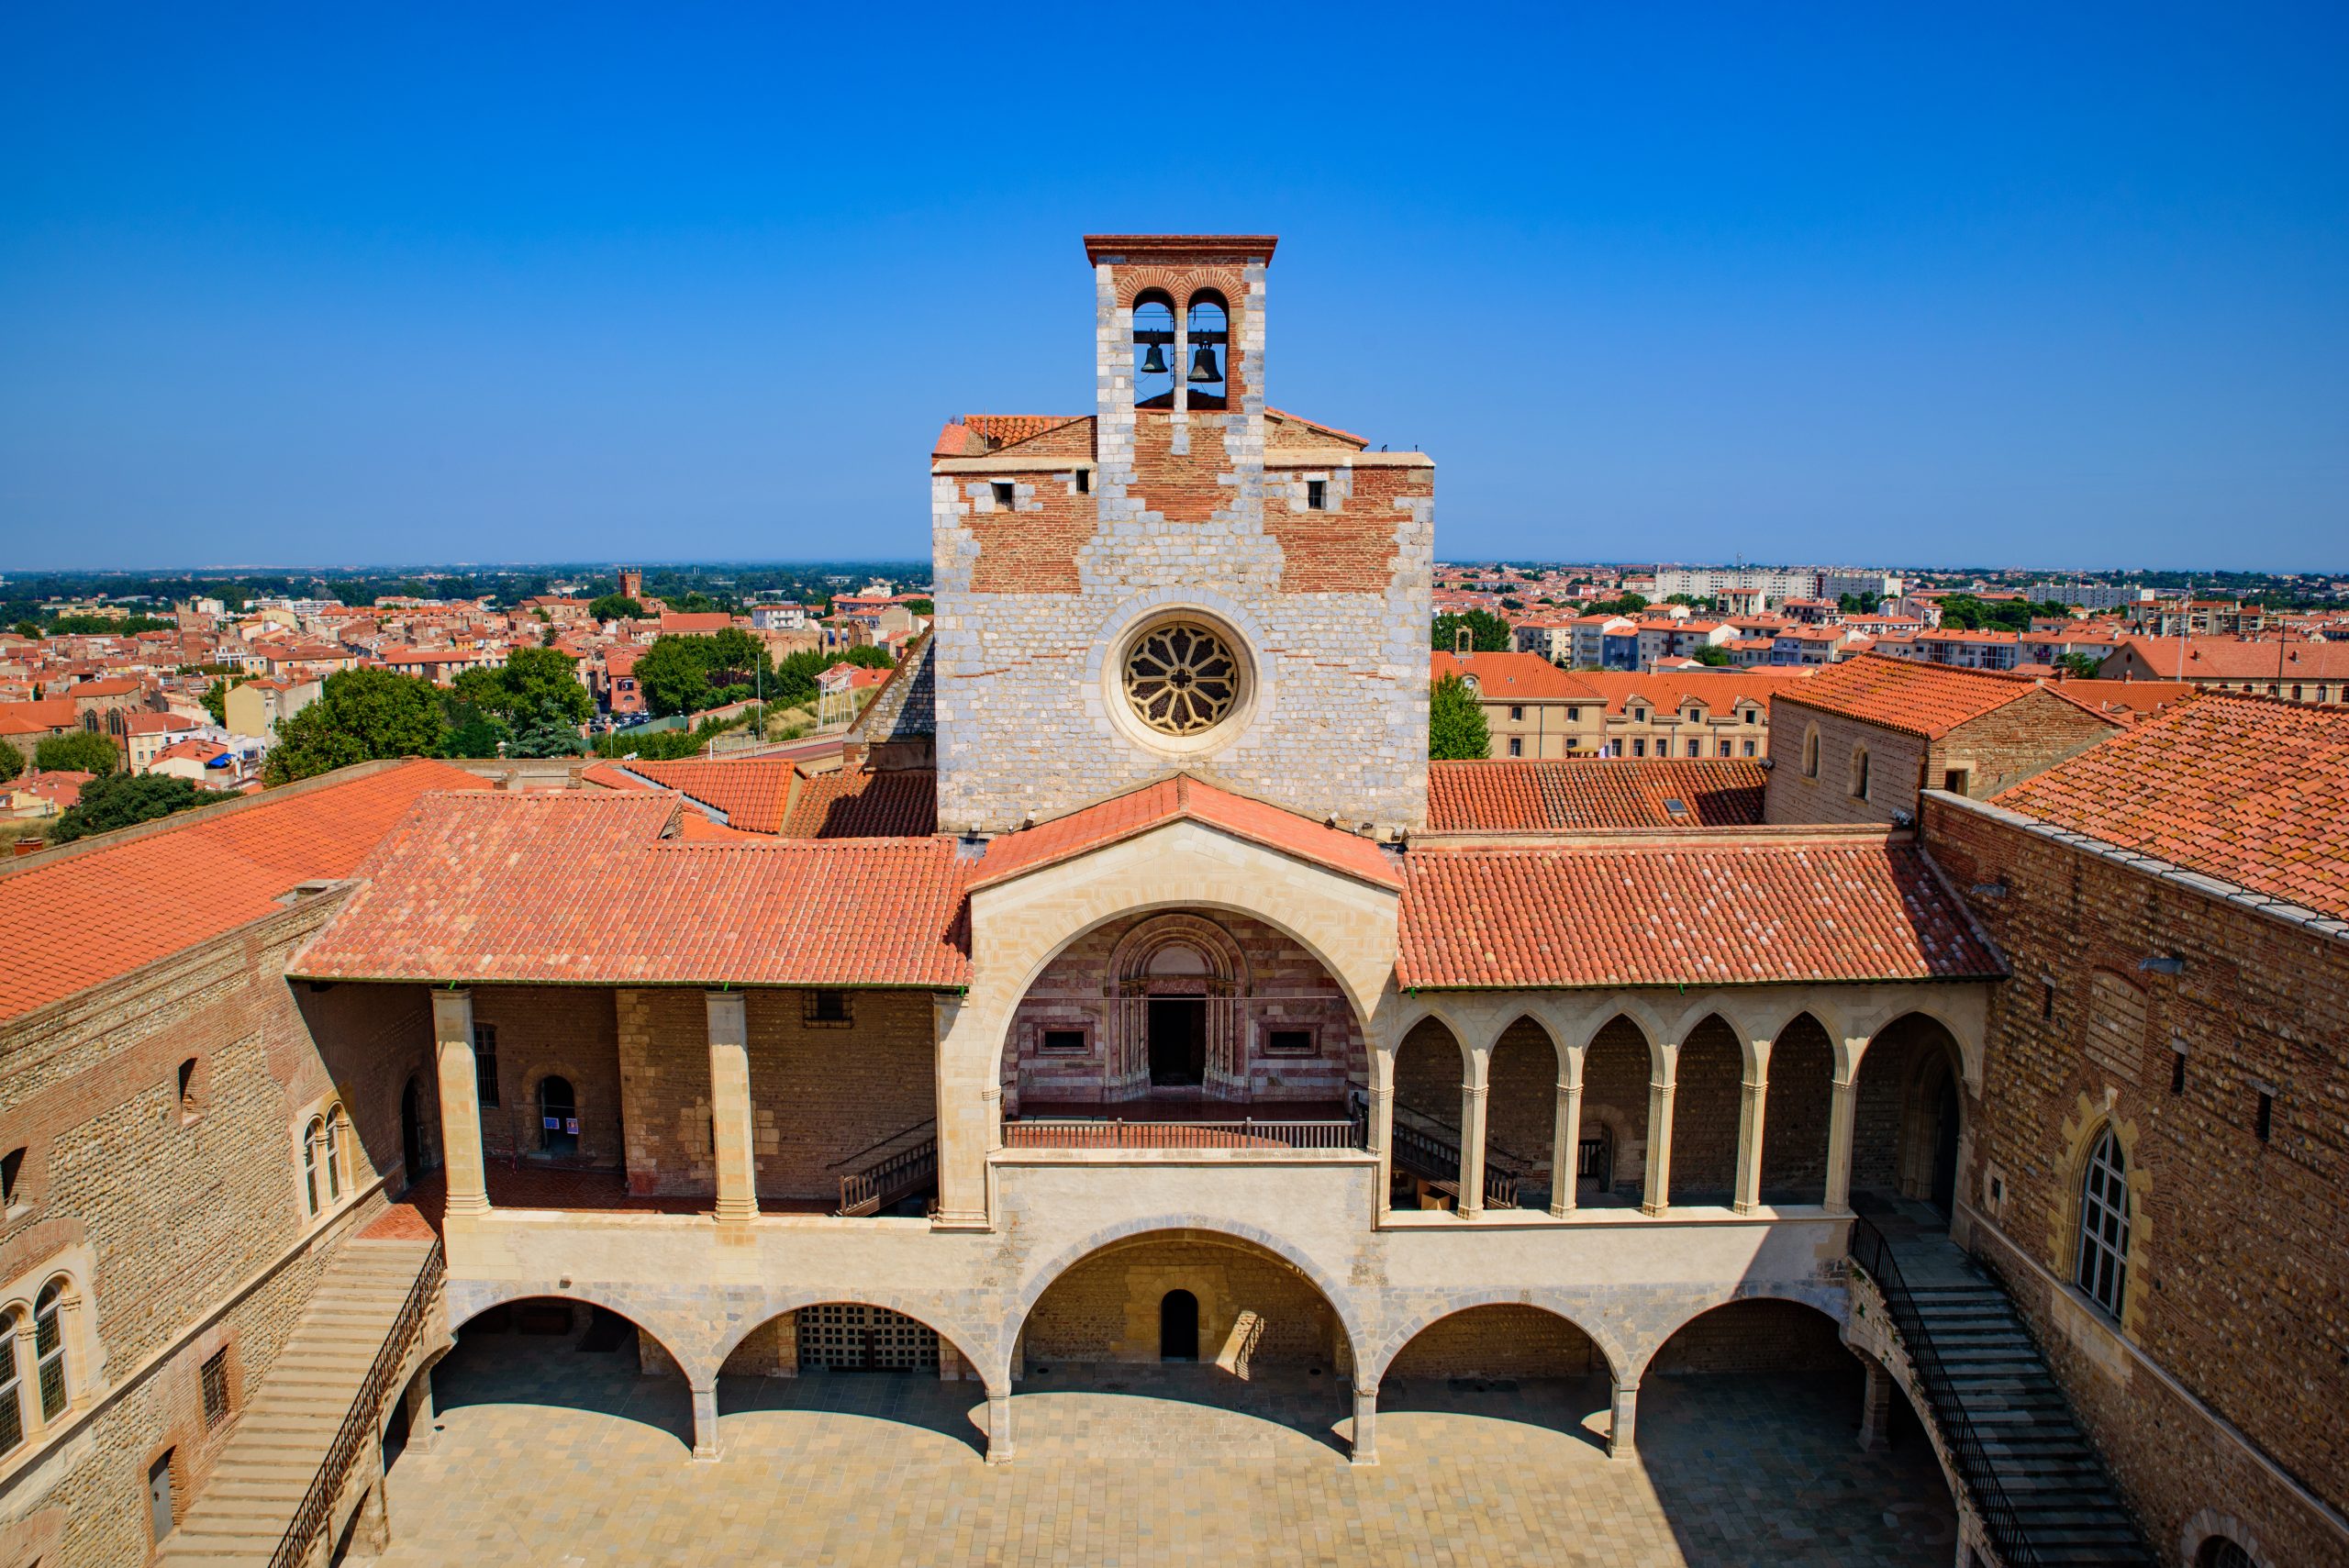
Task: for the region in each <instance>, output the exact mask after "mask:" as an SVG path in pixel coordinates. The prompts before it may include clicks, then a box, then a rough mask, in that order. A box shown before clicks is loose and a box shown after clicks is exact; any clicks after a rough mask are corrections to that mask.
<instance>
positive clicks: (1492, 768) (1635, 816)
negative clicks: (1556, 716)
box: [1427, 757, 1769, 833]
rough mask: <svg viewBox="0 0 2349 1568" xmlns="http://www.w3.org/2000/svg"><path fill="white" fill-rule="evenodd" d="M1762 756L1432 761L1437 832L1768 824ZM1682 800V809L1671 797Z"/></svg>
mask: <svg viewBox="0 0 2349 1568" xmlns="http://www.w3.org/2000/svg"><path fill="white" fill-rule="evenodd" d="M1768 778H1769V775H1768V774H1766V773H1764V772H1763V771H1762V764H1761V763H1760V762H1754V761H1751V760H1747V761H1742V762H1740V761H1734V760H1725V759H1721V760H1717V759H1698V758H1649V759H1642V758H1636V757H1634V758H1622V757H1571V758H1566V759H1564V760H1559V761H1550V762H1519V761H1497V762H1431V763H1429V764H1428V826H1427V830H1428V831H1429V832H1431V833H1568V832H1579V831H1590V830H1594V829H1602V828H1731V827H1745V826H1751V825H1753V824H1754V823H1758V822H1760V821H1761V820H1762V795H1763V790H1764V786H1765V784H1766V783H1767V781H1768ZM1667 801H1677V802H1679V803H1680V804H1681V806H1682V807H1683V809H1682V810H1681V811H1679V812H1677V813H1675V812H1674V811H1672V810H1671V809H1670V808H1669V807H1668V806H1666V805H1665V803H1666V802H1667Z"/></svg>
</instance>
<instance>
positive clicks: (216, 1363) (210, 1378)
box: [201, 1350, 228, 1427]
mask: <svg viewBox="0 0 2349 1568" xmlns="http://www.w3.org/2000/svg"><path fill="white" fill-rule="evenodd" d="M201 1381H202V1383H203V1385H204V1424H205V1425H206V1426H207V1427H217V1426H218V1425H219V1424H220V1423H221V1422H223V1421H225V1420H227V1419H228V1351H225V1350H222V1351H213V1352H212V1354H211V1355H210V1356H209V1357H207V1358H206V1361H205V1362H204V1370H203V1374H202V1379H201Z"/></svg>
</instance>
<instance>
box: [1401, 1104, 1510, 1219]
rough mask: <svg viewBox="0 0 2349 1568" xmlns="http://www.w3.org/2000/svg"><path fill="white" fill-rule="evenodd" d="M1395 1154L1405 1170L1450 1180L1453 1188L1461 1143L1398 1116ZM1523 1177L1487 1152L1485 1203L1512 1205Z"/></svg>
mask: <svg viewBox="0 0 2349 1568" xmlns="http://www.w3.org/2000/svg"><path fill="white" fill-rule="evenodd" d="M1429 1119H1433V1118H1429ZM1395 1157H1396V1159H1397V1161H1399V1162H1401V1163H1402V1165H1403V1167H1404V1168H1405V1169H1406V1170H1409V1171H1415V1172H1417V1173H1419V1174H1420V1175H1421V1176H1424V1177H1426V1178H1427V1179H1428V1180H1430V1181H1434V1182H1449V1183H1451V1184H1453V1186H1454V1188H1455V1189H1456V1188H1457V1186H1458V1184H1459V1180H1460V1145H1459V1144H1458V1143H1457V1142H1455V1141H1453V1140H1451V1139H1446V1138H1444V1137H1442V1136H1441V1135H1440V1134H1437V1133H1433V1132H1430V1131H1428V1130H1427V1129H1425V1128H1421V1127H1414V1126H1412V1125H1411V1124H1410V1123H1409V1122H1406V1121H1399V1120H1398V1121H1397V1122H1396V1123H1395ZM1523 1179H1524V1173H1522V1172H1520V1171H1519V1170H1517V1169H1516V1168H1515V1167H1514V1166H1512V1165H1510V1164H1509V1163H1508V1162H1505V1161H1503V1160H1499V1159H1497V1158H1494V1157H1493V1155H1492V1153H1490V1152H1488V1153H1487V1154H1486V1160H1485V1207H1486V1208H1515V1207H1517V1189H1518V1184H1520V1182H1521V1181H1523Z"/></svg>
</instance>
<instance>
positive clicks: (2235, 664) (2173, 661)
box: [2115, 637, 2349, 682]
mask: <svg viewBox="0 0 2349 1568" xmlns="http://www.w3.org/2000/svg"><path fill="white" fill-rule="evenodd" d="M2115 651H2116V652H2118V651H2127V652H2130V653H2133V654H2135V655H2136V656H2137V658H2138V660H2139V661H2140V662H2143V664H2144V665H2145V667H2146V668H2147V669H2150V670H2152V671H2154V673H2157V674H2159V675H2162V676H2164V677H2165V678H2166V679H2169V680H2174V681H2278V682H2281V681H2339V680H2349V642H2284V641H2278V640H2272V639H2271V640H2268V641H2264V642H2244V641H2241V640H2239V639H2235V638H2232V637H2189V638H2176V637H2132V638H2129V639H2125V640H2124V641H2122V642H2121V645H2120V648H2119V649H2116V650H2115Z"/></svg>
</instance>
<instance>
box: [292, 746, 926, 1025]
mask: <svg viewBox="0 0 2349 1568" xmlns="http://www.w3.org/2000/svg"><path fill="white" fill-rule="evenodd" d="M679 809H680V806H679V803H678V802H677V801H676V799H675V798H674V796H670V795H630V794H611V795H602V794H596V793H592V792H584V791H577V790H571V791H549V792H545V793H541V794H526V795H512V794H507V793H503V792H499V793H494V794H473V795H428V796H426V797H425V798H424V799H422V800H421V801H419V802H417V805H416V806H415V808H414V809H413V810H412V811H411V812H410V813H409V814H408V816H407V817H406V820H405V821H404V822H402V823H401V824H400V825H399V826H398V827H397V828H395V829H394V830H393V831H392V832H391V833H390V834H389V835H388V836H387V837H386V838H385V839H384V843H383V845H382V847H381V848H380V849H379V850H378V851H376V852H375V853H374V854H373V855H372V856H370V857H369V858H368V860H367V862H365V863H364V864H363V865H362V866H361V867H360V868H359V872H358V875H359V876H360V877H361V879H362V886H361V887H360V888H359V889H358V890H357V891H356V892H354V893H353V894H352V895H351V898H350V901H349V902H348V903H347V904H345V905H344V906H343V908H342V910H341V911H340V913H339V914H338V915H337V916H336V917H335V918H334V919H333V920H331V921H329V922H328V925H327V927H326V929H324V930H322V931H321V932H319V934H318V935H317V938H316V939H315V940H312V941H311V943H310V944H309V946H308V947H307V948H306V949H305V950H304V951H302V952H301V953H299V954H298V955H296V957H295V961H294V962H292V963H291V964H289V965H288V966H287V967H288V972H289V973H294V974H298V975H304V976H308V977H311V978H316V979H346V980H416V981H458V982H465V981H511V982H536V983H542V984H545V983H563V982H578V983H583V984H588V983H593V984H716V983H718V982H721V981H723V982H730V983H732V984H741V985H904V986H941V987H943V986H960V985H963V984H967V983H968V980H969V974H970V960H969V951H968V949H969V943H968V937H967V934H966V931H965V922H964V920H963V915H962V910H963V879H964V877H965V876H966V875H967V874H968V873H969V871H970V869H971V862H966V861H964V860H963V858H962V857H961V854H960V852H959V847H958V846H957V845H956V844H955V842H954V840H951V839H863V840H818V841H808V840H788V839H739V840H737V839H729V840H714V841H705V840H691V839H685V838H679V837H663V834H664V833H666V832H668V831H670V830H671V827H672V822H673V819H674V816H675V814H676V813H677V811H678V810H679Z"/></svg>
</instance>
